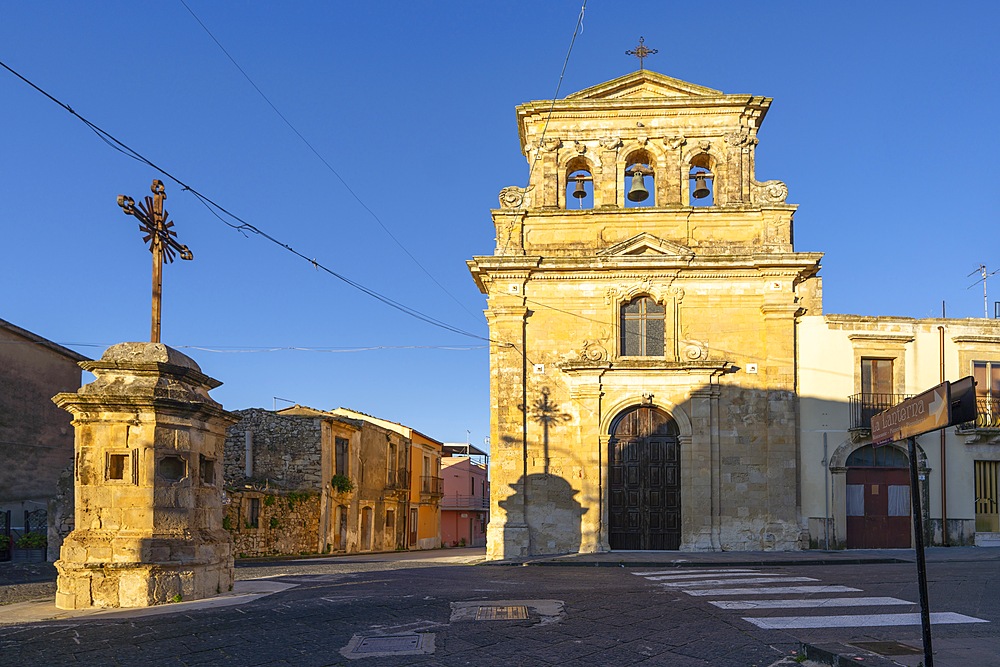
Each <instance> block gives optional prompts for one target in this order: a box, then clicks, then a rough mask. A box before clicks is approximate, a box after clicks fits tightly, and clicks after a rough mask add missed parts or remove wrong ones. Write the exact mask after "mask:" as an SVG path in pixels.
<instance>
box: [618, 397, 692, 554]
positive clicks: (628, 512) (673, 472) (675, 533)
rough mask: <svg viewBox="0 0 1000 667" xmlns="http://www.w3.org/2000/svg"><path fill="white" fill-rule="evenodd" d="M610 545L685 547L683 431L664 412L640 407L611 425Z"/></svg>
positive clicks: (643, 548) (625, 546)
mask: <svg viewBox="0 0 1000 667" xmlns="http://www.w3.org/2000/svg"><path fill="white" fill-rule="evenodd" d="M609 435H610V437H609V439H608V502H609V504H608V545H609V546H610V547H611V549H612V550H657V551H670V550H675V549H679V548H680V543H681V482H680V479H681V477H680V474H681V470H680V429H679V428H678V426H677V422H676V421H674V419H673V418H672V417H671V416H670V415H669V414H668V413H667V412H664V411H663V410H661V409H659V408H657V407H654V406H650V405H637V406H633V407H630V408H626V409H625V410H623V411H622V412H621V413H620V414H618V416H616V417H615V419H614V420H613V421H612V423H611V429H610V433H609Z"/></svg>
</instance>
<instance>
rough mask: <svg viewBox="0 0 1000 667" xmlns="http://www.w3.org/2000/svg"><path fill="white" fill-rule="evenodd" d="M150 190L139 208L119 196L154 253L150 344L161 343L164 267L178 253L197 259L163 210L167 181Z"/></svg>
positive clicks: (129, 198)
mask: <svg viewBox="0 0 1000 667" xmlns="http://www.w3.org/2000/svg"><path fill="white" fill-rule="evenodd" d="M150 189H151V190H152V191H153V196H152V197H150V196H148V195H147V196H146V198H145V200H144V201H141V202H139V205H138V206H136V205H135V200H134V199H132V198H131V197H126V196H125V195H118V205H119V206H121V207H122V211H124V213H125V215H134V216H135V217H136V219H137V220H138V221H139V231H140V232H143V233H144V234H145V236H143V237H142V240H143V241H145V242H146V243H148V244H149V252H151V253H153V313H152V323H151V325H150V333H149V342H151V343H159V342H160V300H161V295H162V292H163V263H164V261H166V262H168V263H170V262H173V261H174V255H175V254H176V253H180V256H181V259H194V255H193V254H192V253H191V251H190V250H189V249H188V247H187V246H186V245H181V244H180V243H178V242H177V240H176V239H175V238H174V237H175V236H177V232H175V231H173V230H172V229H171V227H173V226H174V223H173V222H171V221H169V220H168V219H167V217H168V215H169V214H168V213H167V212H166V211H164V210H163V200H164V199H166V198H167V195H166V192H165V191H164V188H163V181H160V180H158V179H154V180H153V185H152V187H151V188H150Z"/></svg>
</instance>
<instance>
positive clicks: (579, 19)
mask: <svg viewBox="0 0 1000 667" xmlns="http://www.w3.org/2000/svg"><path fill="white" fill-rule="evenodd" d="M586 11H587V0H583V5H581V6H580V14H579V15H578V16H577V18H576V27H574V28H573V37H572V39H570V41H569V49H568V50H567V51H566V58H565V59H563V64H562V70H561V71H560V72H559V81H558V82H556V92H555V93H553V94H552V103H551V104H550V105H549V111H548V114H546V116H545V124H544V125H543V126H542V135H541V137H539V139H538V147H537V148H536V149H535V158H534V159H533V160H532V161H531V164H530V165H529V166H528V183H527V185H525V188H524V195H525V196H522V197H521V201H519V202H518V203H517V208H516V209H514V213H513V215H514V216H516V215H518V214H519V213H520V212H521V209H522V208H523V207H524V200H525V199H526V198H527V194H528V190H529V189H530V188H531V175H532V174H533V173H534V171H535V164H537V163H538V158H539V156H540V155H541V154H542V144H543V143H544V142H545V133H546V132H547V131H548V129H549V121H550V120H552V113H553V111H554V110H555V107H556V100H558V99H559V91H560V90H561V89H562V84H563V77H564V76H566V67H567V66H568V65H569V56H570V54H571V53H573V45H574V44H576V36H577V35H578V34H579V33H580V28H581V27H582V26H583V15H584V13H585V12H586ZM510 237H511V235H508V236H507V241H506V242H505V243H504V246H503V249H502V250H501V251H500V254H501V255H506V254H507V247H508V246H509V245H510Z"/></svg>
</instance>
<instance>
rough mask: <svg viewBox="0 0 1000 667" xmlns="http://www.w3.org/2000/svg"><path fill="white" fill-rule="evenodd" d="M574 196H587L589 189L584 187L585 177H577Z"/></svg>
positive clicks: (581, 197) (580, 197) (578, 197)
mask: <svg viewBox="0 0 1000 667" xmlns="http://www.w3.org/2000/svg"><path fill="white" fill-rule="evenodd" d="M573 196H574V197H576V198H577V199H583V198H584V197H586V196H587V191H586V190H585V189H584V187H583V179H582V178H578V179H576V189H575V190H573Z"/></svg>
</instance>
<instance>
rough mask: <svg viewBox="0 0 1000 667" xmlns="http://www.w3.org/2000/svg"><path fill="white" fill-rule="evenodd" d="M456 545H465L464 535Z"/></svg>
mask: <svg viewBox="0 0 1000 667" xmlns="http://www.w3.org/2000/svg"><path fill="white" fill-rule="evenodd" d="M458 546H460V547H464V546H465V538H464V537H463V538H462V539H460V540H459V541H458Z"/></svg>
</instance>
